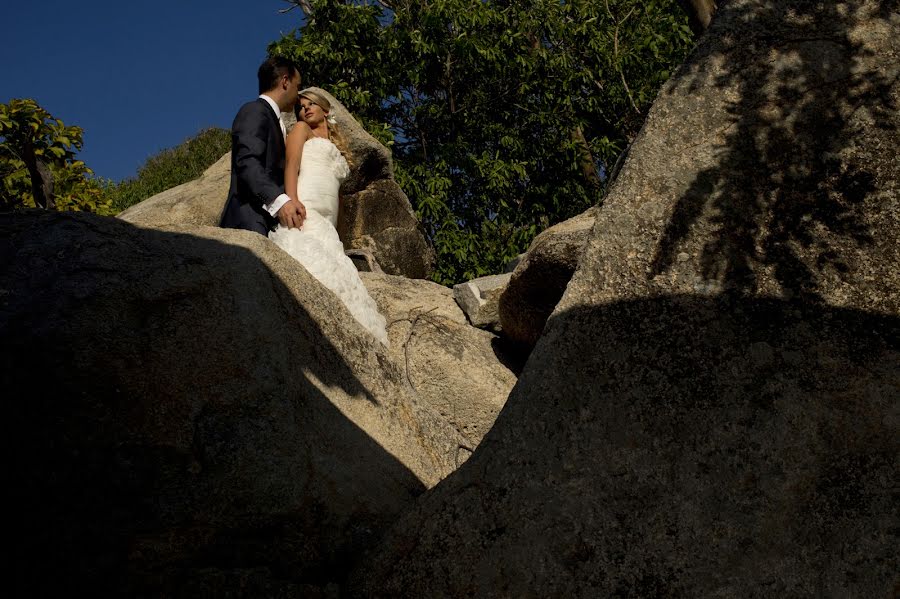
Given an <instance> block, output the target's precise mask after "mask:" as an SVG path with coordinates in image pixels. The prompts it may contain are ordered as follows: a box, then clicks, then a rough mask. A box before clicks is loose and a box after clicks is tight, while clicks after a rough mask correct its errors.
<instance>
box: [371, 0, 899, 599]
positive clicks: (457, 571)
mask: <svg viewBox="0 0 900 599" xmlns="http://www.w3.org/2000/svg"><path fill="white" fill-rule="evenodd" d="M890 6H895V4H893V3H888V2H876V1H874V0H872V1H867V0H858V1H853V2H834V3H821V2H805V1H799V0H797V1H784V2H763V1H758V0H732V1H731V2H728V3H722V5H721V9H720V13H719V15H718V16H717V18H716V19H715V20H714V21H713V23H712V25H711V27H710V30H709V32H708V33H707V35H706V36H705V37H704V38H703V39H702V40H701V41H700V43H699V47H698V48H697V50H696V51H695V53H694V54H693V55H692V56H691V57H690V59H689V60H688V61H687V63H686V64H685V65H684V67H683V68H682V69H681V70H680V71H679V72H678V73H677V74H676V75H675V76H674V77H673V79H672V80H671V81H669V82H668V83H667V84H666V86H665V87H664V88H663V90H662V91H661V92H660V94H659V97H658V99H657V101H656V103H655V104H654V106H653V108H652V110H651V112H650V115H649V117H648V120H647V122H646V124H645V126H644V128H643V130H642V132H641V134H640V136H639V137H638V139H637V140H636V141H635V143H634V145H633V147H632V149H631V153H630V156H629V158H628V160H627V162H626V164H625V165H624V167H623V170H622V172H621V175H620V176H619V178H618V180H617V182H616V183H615V185H614V186H613V189H612V190H611V192H610V194H609V196H608V197H607V199H606V201H605V203H604V205H603V207H602V209H601V210H600V212H599V213H598V215H597V222H596V225H595V227H594V229H593V233H592V235H591V238H590V241H589V243H588V245H587V246H586V248H585V250H584V254H583V255H582V258H581V261H580V263H579V266H578V269H577V271H576V273H575V275H574V276H573V278H572V280H571V281H570V283H569V285H568V288H567V290H566V293H565V295H564V296H563V298H562V300H561V301H560V303H559V304H558V305H557V307H556V309H555V311H554V313H553V315H552V316H551V318H550V319H549V321H548V324H547V327H546V328H545V331H544V334H543V336H542V337H541V339H540V340H539V341H538V344H537V346H536V347H535V349H534V351H533V352H532V354H531V356H530V358H529V361H528V364H527V365H526V368H525V370H524V372H523V374H522V376H521V377H520V379H519V382H518V384H517V386H516V388H515V389H514V390H513V392H512V394H511V396H510V398H509V400H508V402H507V404H506V406H505V407H504V410H503V412H502V413H501V414H500V416H499V417H498V418H497V421H496V423H495V425H494V428H493V429H491V431H490V432H489V433H488V435H487V436H486V437H485V438H484V440H483V441H482V443H481V445H479V447H478V448H477V449H476V451H475V453H474V454H473V456H472V457H471V458H470V459H469V460H468V461H467V462H466V463H465V464H464V465H463V466H462V467H461V468H460V469H459V470H458V471H457V472H455V473H454V474H453V475H452V476H451V477H448V478H447V479H446V480H444V481H443V482H442V483H441V484H439V485H438V486H437V487H435V488H434V489H432V490H431V491H430V492H429V493H427V494H426V495H424V496H423V497H422V498H421V499H420V500H419V501H418V502H417V505H416V507H415V508H414V509H413V510H412V511H411V512H409V513H407V514H406V515H404V517H403V518H401V520H400V521H399V522H398V524H397V525H395V527H394V528H393V530H392V532H391V533H390V535H389V536H388V538H387V539H386V540H385V541H384V542H383V544H382V545H381V546H380V548H379V550H378V551H377V552H376V554H375V555H373V556H372V557H371V559H370V561H369V562H368V563H366V564H364V565H363V566H361V567H360V568H359V569H358V571H357V576H356V578H355V587H354V589H355V591H356V592H357V593H358V594H360V595H365V596H405V597H414V596H431V597H453V596H477V597H491V596H494V597H500V596H503V597H517V596H534V597H543V596H551V597H603V596H620V597H658V596H669V597H674V596H685V597H772V596H805V597H822V596H831V597H838V596H847V597H889V596H892V595H894V594H896V589H897V580H898V579H897V572H898V571H900V554H898V552H897V550H896V547H897V545H898V541H900V538H898V531H900V521H898V512H897V493H896V489H895V488H894V486H895V485H893V483H892V482H891V481H893V480H895V479H896V464H897V456H898V453H900V434H898V433H900V418H898V397H900V257H898V251H900V249H898V248H900V239H898V232H900V162H898V156H897V153H896V151H895V148H897V147H900V134H898V128H900V123H898V117H897V114H898V113H897V107H898V104H900V76H898V75H900V60H898V59H900V36H898V35H897V30H898V21H897V13H896V11H892V10H890ZM504 328H505V327H504Z"/></svg>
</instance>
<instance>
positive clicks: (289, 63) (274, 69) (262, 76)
mask: <svg viewBox="0 0 900 599" xmlns="http://www.w3.org/2000/svg"><path fill="white" fill-rule="evenodd" d="M294 71H297V73H300V69H299V68H298V67H297V63H295V62H294V61H293V60H291V59H290V58H285V57H284V56H270V57H268V58H267V59H266V60H265V61H263V63H262V64H261V65H259V70H258V71H257V72H256V78H257V79H258V80H259V93H261V94H263V93H265V92H267V91H269V90H270V89H274V88H275V87H276V86H277V85H278V82H279V81H281V78H282V77H284V76H285V75H287V76H288V77H293V76H294Z"/></svg>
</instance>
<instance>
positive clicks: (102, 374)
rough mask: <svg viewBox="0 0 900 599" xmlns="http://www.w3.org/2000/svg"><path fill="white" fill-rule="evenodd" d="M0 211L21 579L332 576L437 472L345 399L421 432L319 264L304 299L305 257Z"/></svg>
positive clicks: (131, 586)
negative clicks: (323, 281) (323, 279)
mask: <svg viewBox="0 0 900 599" xmlns="http://www.w3.org/2000/svg"><path fill="white" fill-rule="evenodd" d="M0 230H2V239H3V241H2V242H0V288H2V289H3V295H2V296H0V338H2V345H0V346H2V350H0V360H2V364H3V366H2V374H0V384H2V387H3V389H4V393H5V395H6V397H7V398H8V401H7V403H6V405H7V408H6V410H7V418H6V420H7V423H8V426H9V432H8V441H9V444H10V447H11V448H12V449H13V453H12V455H13V459H12V463H11V467H10V472H9V474H10V476H9V478H8V479H7V485H8V488H9V490H10V491H9V495H10V496H11V499H12V505H13V507H12V508H11V510H10V513H11V514H13V515H14V520H15V521H14V523H13V531H12V533H11V534H10V535H8V537H7V539H8V543H9V546H10V547H11V548H13V557H12V559H11V563H10V570H11V571H12V572H13V573H14V574H13V584H12V586H13V588H14V589H16V590H17V591H20V592H21V591H25V590H27V591H28V592H29V594H33V595H41V594H47V593H50V592H60V591H62V592H65V593H75V594H78V593H79V592H82V591H88V590H89V591H90V592H91V593H92V594H97V595H106V594H132V595H145V594H158V593H162V594H174V595H178V594H179V593H182V592H187V594H188V595H190V594H192V593H193V591H190V592H188V591H184V589H185V588H187V587H186V586H185V585H188V584H193V585H194V587H191V588H194V589H195V590H196V588H195V587H196V585H197V584H200V585H201V587H202V588H203V590H204V592H209V593H211V594H212V595H219V596H221V594H222V593H224V592H225V591H226V590H227V591H228V592H229V593H231V596H242V595H243V596H256V595H257V592H260V593H262V592H265V594H272V593H276V591H277V592H280V591H279V589H283V590H285V591H287V590H291V589H293V590H297V589H303V588H306V589H307V590H309V589H310V588H313V587H316V588H318V586H322V585H327V584H328V583H333V582H335V581H340V580H341V579H342V578H343V576H344V575H345V572H346V569H347V568H348V564H350V563H352V561H353V559H354V558H355V556H357V555H358V554H359V553H360V552H361V551H362V550H363V549H365V548H367V547H369V546H371V545H372V543H373V542H374V540H375V539H377V538H378V537H379V536H380V534H381V533H382V531H383V530H384V529H385V527H386V526H387V525H388V524H389V523H390V522H392V521H393V520H394V518H395V517H396V515H397V514H398V513H399V512H400V511H401V510H403V509H404V508H406V507H407V506H408V505H409V504H410V502H411V501H412V499H413V498H414V497H415V496H417V495H418V494H420V493H421V492H422V491H423V490H424V489H425V485H424V484H423V482H422V481H421V480H420V477H419V476H417V475H416V474H414V473H413V472H412V471H411V470H410V469H409V468H408V467H407V466H406V465H404V463H402V462H401V461H400V460H398V458H396V457H394V455H392V453H391V452H389V451H387V450H386V449H385V448H384V447H383V445H385V442H381V443H380V442H377V441H376V440H375V439H373V438H372V436H371V435H370V434H369V433H367V432H366V431H365V430H363V429H361V428H360V427H359V426H357V424H354V422H353V421H351V419H350V418H349V417H348V415H347V414H350V413H356V412H354V410H356V409H357V408H354V406H359V409H362V408H365V409H367V410H370V411H373V410H377V417H376V419H380V421H383V422H384V423H385V424H384V427H385V428H384V429H382V432H383V431H387V432H385V433H384V435H383V436H384V437H394V438H396V437H403V435H404V434H405V435H409V436H414V434H415V431H413V432H410V430H411V429H414V428H415V427H414V426H413V425H411V424H409V423H408V422H401V421H400V420H398V419H397V417H396V412H397V411H400V412H402V411H403V409H402V408H400V409H397V408H396V405H392V402H393V403H394V404H397V403H399V402H400V400H397V397H398V396H397V395H396V393H395V391H394V390H393V387H392V385H393V386H394V387H397V388H399V387H400V382H399V381H400V374H399V372H394V371H393V370H392V369H391V366H390V365H389V364H387V363H386V362H385V361H384V356H383V355H381V354H379V353H378V352H376V351H373V350H371V349H370V347H371V344H370V343H366V342H364V340H363V339H361V338H360V337H356V336H355V335H356V334H357V333H356V330H357V329H358V327H356V328H353V327H351V328H350V329H348V331H345V332H344V333H341V332H340V330H339V329H338V327H336V326H335V325H333V324H328V325H327V327H329V328H328V329H327V330H323V328H322V327H323V326H326V325H320V324H318V323H322V322H325V321H326V320H327V318H325V316H323V314H325V313H327V312H331V313H339V306H338V305H337V300H336V299H334V298H333V296H331V295H330V294H329V293H328V292H327V290H324V288H322V289H321V291H318V290H319V286H314V287H310V288H309V290H308V293H306V294H305V295H303V296H302V297H303V298H304V299H303V302H301V301H299V300H298V297H299V296H297V295H296V293H295V291H292V289H297V288H302V286H301V283H303V281H300V283H298V282H297V281H294V280H290V281H288V280H284V279H283V277H284V276H292V275H284V274H283V273H291V272H294V271H296V270H298V269H294V271H289V270H288V269H284V270H283V271H280V272H281V273H282V274H280V275H277V276H276V274H275V273H274V272H273V271H272V269H271V268H270V266H271V264H270V263H267V262H266V261H263V260H261V259H260V257H259V256H258V255H257V254H256V253H254V251H250V250H249V249H247V248H246V247H240V246H239V245H230V244H226V243H222V242H219V241H214V240H211V239H204V238H201V237H196V236H192V235H183V234H178V233H171V232H161V231H153V230H146V229H140V228H136V227H134V226H132V225H130V224H127V223H124V222H121V221H118V220H115V219H102V218H98V217H92V216H89V215H79V214H36V213H29V214H24V215H22V214H19V215H3V216H0ZM220 234H221V235H227V236H233V237H234V239H235V240H238V241H240V240H242V239H243V240H249V241H246V243H247V244H249V245H250V246H253V244H256V243H258V244H263V243H267V242H265V240H264V239H262V238H261V237H260V238H259V241H258V242H257V241H256V240H255V239H253V238H252V237H253V236H252V235H250V234H248V233H246V232H222V233H220ZM241 236H243V237H241ZM229 239H230V238H229ZM269 245H270V244H269ZM260 247H262V246H260ZM262 249H263V250H265V251H267V252H269V254H266V256H267V257H266V260H272V261H277V260H281V259H284V260H290V258H289V257H288V256H286V255H285V256H283V257H282V256H281V253H280V252H278V251H277V249H274V248H272V249H271V250H266V248H265V247H263V248H262ZM300 270H301V271H302V269H300ZM296 276H297V277H301V278H302V277H306V279H309V283H308V285H315V283H314V282H313V280H312V279H311V278H310V277H309V276H308V275H306V273H305V271H302V272H298V273H297V275H296ZM306 279H303V280H304V281H305V280H306ZM361 330H362V329H359V331H361ZM358 334H359V335H360V336H361V335H362V334H361V333H358ZM361 373H362V374H361ZM361 376H365V380H366V382H365V383H364V382H363V380H362V379H361V378H360V377H361ZM326 391H327V395H326ZM392 394H393V395H392ZM385 398H387V401H386V400H385ZM366 406H368V407H366ZM373 413H376V412H373ZM406 414H407V415H406V418H409V414H408V411H407V412H406ZM392 418H393V419H394V420H392ZM392 422H393V423H394V424H391V423H392ZM392 427H393V428H392ZM398 431H399V432H398ZM404 431H405V432H404ZM392 451H393V452H394V453H395V454H396V453H399V452H397V451H396V449H393V450H392ZM421 453H422V454H427V453H428V452H427V451H421ZM423 461H424V458H423ZM198 580H199V581H201V582H198ZM242 580H243V581H244V583H246V584H247V585H249V586H246V587H243V588H242V587H241V586H240V585H238V586H237V587H236V586H234V585H235V584H237V583H236V582H235V581H242ZM202 581H206V582H202ZM216 581H220V582H222V581H224V582H222V584H224V585H226V587H227V588H216V586H215V585H216V584H218V583H217V582H216ZM244 583H241V584H244ZM204 585H207V586H204ZM210 585H211V586H210ZM304 585H305V586H304ZM309 585H312V587H310V586H309Z"/></svg>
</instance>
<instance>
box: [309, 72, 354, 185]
mask: <svg viewBox="0 0 900 599" xmlns="http://www.w3.org/2000/svg"><path fill="white" fill-rule="evenodd" d="M300 97H301V98H306V99H307V100H309V101H310V102H312V103H313V104H318V105H319V107H321V108H322V110H324V111H325V112H331V102H329V101H328V98H326V97H325V96H323V95H322V94H320V93H319V92H317V91H315V90H313V89H311V88H306V89H304V90H301V91H300ZM298 106H299V105H298ZM295 116H296V117H297V120H298V121H302V120H303V119H302V118H301V117H300V109H299V108H297V109H295ZM325 127H326V128H327V129H328V139H330V140H331V143H333V144H334V146H335V147H336V148H337V149H338V150H339V151H340V153H341V154H342V155H343V156H344V160H346V161H347V164H348V165H349V166H350V168H353V153H352V152H351V151H350V145H349V144H348V143H347V139H346V138H345V137H344V134H343V132H342V131H341V128H340V127H338V125H337V124H336V123H335V124H331V123H329V122H328V119H325Z"/></svg>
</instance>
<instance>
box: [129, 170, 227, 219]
mask: <svg viewBox="0 0 900 599" xmlns="http://www.w3.org/2000/svg"><path fill="white" fill-rule="evenodd" d="M230 185H231V152H229V153H227V154H225V155H224V156H222V158H220V159H219V160H218V162H216V163H215V164H213V165H212V166H211V167H209V168H208V169H206V170H205V171H204V172H203V174H202V175H201V176H200V178H199V179H195V180H193V181H188V182H187V183H183V184H181V185H178V186H177V187H173V188H172V189H167V190H166V191H163V192H161V193H158V194H156V195H155V196H153V197H151V198H147V199H146V200H144V201H143V202H139V203H137V204H135V205H134V206H131V207H130V208H127V209H125V210H123V211H122V212H120V213H119V214H118V218H121V219H122V220H124V221H126V222H129V223H134V224H136V225H141V226H143V227H162V228H165V227H172V226H210V227H215V226H218V224H219V221H220V220H221V218H222V209H223V208H224V207H225V199H226V198H227V197H228V188H229V186H230Z"/></svg>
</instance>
